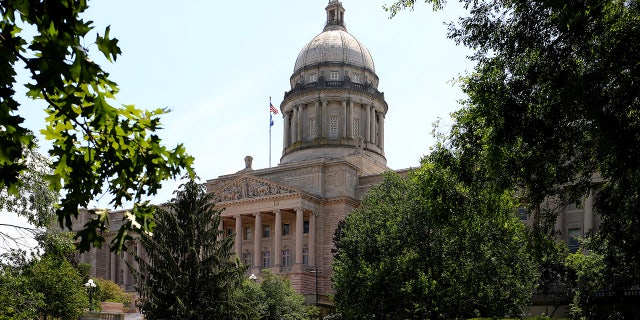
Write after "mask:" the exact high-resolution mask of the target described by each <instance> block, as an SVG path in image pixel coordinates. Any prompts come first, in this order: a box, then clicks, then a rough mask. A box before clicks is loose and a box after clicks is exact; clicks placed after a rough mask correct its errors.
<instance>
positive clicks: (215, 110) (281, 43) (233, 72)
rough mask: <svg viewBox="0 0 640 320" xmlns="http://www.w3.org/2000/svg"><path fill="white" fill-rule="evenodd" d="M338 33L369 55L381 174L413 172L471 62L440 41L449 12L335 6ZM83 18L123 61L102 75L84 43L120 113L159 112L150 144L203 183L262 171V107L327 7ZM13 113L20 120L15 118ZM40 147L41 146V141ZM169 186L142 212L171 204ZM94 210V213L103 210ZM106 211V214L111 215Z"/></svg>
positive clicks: (276, 154)
mask: <svg viewBox="0 0 640 320" xmlns="http://www.w3.org/2000/svg"><path fill="white" fill-rule="evenodd" d="M342 3H343V6H344V7H345V9H346V13H345V22H346V25H347V29H348V31H349V32H350V33H351V34H352V35H354V36H355V37H356V38H357V39H358V40H360V42H362V43H363V44H364V45H365V46H366V47H367V48H368V49H369V51H370V52H371V55H372V56H373V59H374V63H375V66H376V73H377V74H378V76H379V78H380V84H379V87H378V89H379V90H380V91H382V92H384V94H385V98H386V101H387V103H388V105H389V111H388V113H387V116H386V122H385V124H386V127H385V152H386V157H387V164H388V166H389V167H390V168H392V169H402V168H407V167H415V166H417V165H418V164H419V160H420V158H421V157H422V156H423V155H425V154H426V153H428V151H429V147H430V146H431V145H433V143H434V140H433V138H432V137H431V134H430V132H431V130H432V126H431V124H432V123H433V122H434V121H436V120H437V119H438V118H442V119H443V120H442V122H443V123H444V124H447V123H450V121H449V114H450V113H451V112H452V111H454V110H456V109H457V108H458V107H459V105H458V103H457V101H458V100H459V99H461V98H463V96H462V95H461V93H460V90H459V89H458V88H457V87H454V86H452V85H451V83H450V80H451V79H453V78H457V77H458V76H459V75H461V74H463V73H464V72H465V70H471V68H472V64H471V62H469V60H468V59H466V56H467V55H468V54H469V53H470V51H469V50H468V49H466V48H464V47H461V46H456V45H455V44H454V42H453V41H452V40H449V39H447V38H446V26H445V25H444V24H443V22H445V21H451V20H455V19H456V18H457V16H458V15H459V14H460V11H457V10H456V9H454V7H455V6H456V5H457V3H453V2H452V3H449V5H448V8H447V10H445V11H444V12H437V13H434V12H432V11H431V7H430V6H429V5H426V4H423V3H420V4H419V5H418V6H417V7H416V10H415V11H413V12H410V11H405V12H402V13H400V14H399V15H398V16H397V17H396V18H394V19H389V18H388V14H387V13H386V12H385V11H384V10H383V9H382V5H383V4H389V3H391V1H386V0H343V1H342ZM89 5H90V9H89V10H88V12H86V14H85V15H84V17H85V19H88V20H93V21H94V25H95V26H96V30H97V31H99V32H101V33H102V32H103V31H104V28H105V27H106V26H107V25H111V36H113V37H116V38H118V39H119V45H120V47H121V49H122V51H123V54H122V56H121V57H119V58H118V60H117V61H116V62H115V63H113V64H111V63H108V62H106V61H104V59H101V58H100V56H99V53H98V52H97V50H96V48H95V45H91V42H92V41H94V40H95V36H90V37H88V38H87V39H86V41H87V43H85V46H88V47H89V49H91V52H92V54H93V58H94V60H96V61H103V62H102V63H101V65H102V67H103V68H104V69H105V70H106V71H108V72H109V73H110V74H111V79H112V80H114V81H115V82H117V83H118V85H119V87H120V90H121V91H120V93H119V95H118V96H117V102H118V103H119V104H135V105H136V106H137V107H139V108H145V109H153V108H157V107H169V108H171V109H172V110H173V111H172V112H171V113H170V114H168V115H166V116H164V117H163V118H162V119H163V123H164V130H162V131H161V132H160V136H161V138H163V139H164V141H165V142H166V144H167V145H169V146H174V145H175V144H176V143H184V144H185V146H186V148H187V151H188V152H189V153H190V154H191V155H193V156H194V157H195V159H196V161H195V168H196V172H197V173H198V175H199V176H200V178H201V179H202V180H206V179H213V178H216V177H218V176H219V175H223V174H228V173H233V172H236V171H238V170H241V169H243V168H244V161H243V158H244V156H246V155H251V156H253V157H254V162H253V168H254V169H260V168H265V167H268V166H269V127H268V117H269V108H268V106H269V96H271V97H272V101H273V104H274V106H276V107H278V108H279V106H280V102H281V101H282V98H283V95H284V92H285V91H288V90H290V87H289V77H290V76H291V73H292V71H293V66H294V63H295V60H296V57H297V55H298V53H299V51H300V49H302V47H303V46H304V45H305V44H306V43H307V42H308V41H309V40H311V39H312V38H313V37H314V36H315V35H317V34H318V33H320V32H321V31H322V28H323V27H324V22H325V11H324V8H325V6H326V5H327V1H326V0H316V1H308V0H303V1H301V0H282V1H255V2H246V1H242V2H237V1H210V0H209V1H205V0H198V1H184V2H175V1H171V2H169V1H124V0H111V1H90V2H89ZM23 102H24V105H23V107H22V108H23V109H22V110H28V111H29V112H28V113H25V114H27V115H28V117H29V119H28V122H27V123H28V125H30V126H32V127H33V128H34V129H39V126H41V123H42V118H44V114H42V113H38V112H37V110H39V109H41V108H38V107H37V105H36V103H34V102H31V101H26V100H23ZM21 112H22V111H21ZM41 144H43V145H44V146H45V147H46V144H47V142H45V141H42V139H41ZM271 145H272V147H271V153H272V156H271V163H272V166H276V165H277V164H278V162H279V159H280V155H281V152H282V118H281V117H280V115H278V117H276V118H275V125H274V126H273V127H272V136H271ZM175 187H177V183H176V182H169V183H167V184H166V185H165V187H164V188H163V191H162V192H161V193H160V194H159V195H158V197H156V198H154V199H153V202H156V203H159V202H163V201H166V200H168V199H170V197H171V192H172V191H173V190H174V189H175ZM107 202H108V201H106V200H105V199H102V200H101V201H100V202H98V203H96V205H98V206H100V207H105V206H107ZM111 209H113V208H111Z"/></svg>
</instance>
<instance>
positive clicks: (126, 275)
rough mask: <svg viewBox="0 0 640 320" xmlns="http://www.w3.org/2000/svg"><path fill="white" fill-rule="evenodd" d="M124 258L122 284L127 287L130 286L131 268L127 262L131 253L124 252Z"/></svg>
mask: <svg viewBox="0 0 640 320" xmlns="http://www.w3.org/2000/svg"><path fill="white" fill-rule="evenodd" d="M120 257H121V260H122V269H121V270H122V286H123V287H125V290H126V288H127V287H128V286H129V269H128V266H127V262H128V260H129V253H127V252H123V253H122V255H121V256H120Z"/></svg>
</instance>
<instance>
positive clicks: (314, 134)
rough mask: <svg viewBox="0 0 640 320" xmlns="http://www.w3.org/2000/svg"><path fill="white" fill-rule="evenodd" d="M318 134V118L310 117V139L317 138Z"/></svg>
mask: <svg viewBox="0 0 640 320" xmlns="http://www.w3.org/2000/svg"><path fill="white" fill-rule="evenodd" d="M317 136H318V129H317V128H316V118H311V119H309V140H311V139H315V138H316V137H317Z"/></svg>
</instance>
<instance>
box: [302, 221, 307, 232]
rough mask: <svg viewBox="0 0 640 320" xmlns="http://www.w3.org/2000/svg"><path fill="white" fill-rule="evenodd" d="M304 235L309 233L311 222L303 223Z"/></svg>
mask: <svg viewBox="0 0 640 320" xmlns="http://www.w3.org/2000/svg"><path fill="white" fill-rule="evenodd" d="M302 233H309V221H305V222H303V223H302Z"/></svg>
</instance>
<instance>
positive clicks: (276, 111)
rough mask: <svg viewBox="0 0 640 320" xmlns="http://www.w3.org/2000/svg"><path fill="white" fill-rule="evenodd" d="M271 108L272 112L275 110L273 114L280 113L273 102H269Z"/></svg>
mask: <svg viewBox="0 0 640 320" xmlns="http://www.w3.org/2000/svg"><path fill="white" fill-rule="evenodd" d="M269 109H270V110H271V112H273V114H278V109H276V107H274V106H273V103H269Z"/></svg>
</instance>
